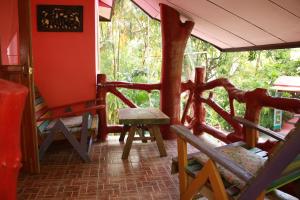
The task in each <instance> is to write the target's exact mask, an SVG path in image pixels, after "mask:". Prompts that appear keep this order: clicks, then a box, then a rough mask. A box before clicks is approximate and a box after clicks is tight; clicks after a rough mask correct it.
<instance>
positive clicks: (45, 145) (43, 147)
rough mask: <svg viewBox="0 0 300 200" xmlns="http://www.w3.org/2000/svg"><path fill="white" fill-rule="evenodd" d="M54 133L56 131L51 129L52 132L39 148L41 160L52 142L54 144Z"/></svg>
mask: <svg viewBox="0 0 300 200" xmlns="http://www.w3.org/2000/svg"><path fill="white" fill-rule="evenodd" d="M54 134H55V131H54V130H50V133H49V134H48V135H47V137H46V139H45V140H44V142H43V143H42V144H41V146H40V149H39V158H40V160H42V159H43V157H44V155H45V152H46V151H47V149H48V148H49V146H50V144H52V142H53V140H54Z"/></svg>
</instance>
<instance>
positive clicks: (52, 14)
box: [37, 5, 83, 32]
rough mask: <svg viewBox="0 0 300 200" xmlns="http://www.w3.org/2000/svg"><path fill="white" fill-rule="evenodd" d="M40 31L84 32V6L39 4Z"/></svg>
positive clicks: (38, 23)
mask: <svg viewBox="0 0 300 200" xmlns="http://www.w3.org/2000/svg"><path fill="white" fill-rule="evenodd" d="M37 28H38V31H40V32H83V6H73V5H72V6H69V5H37Z"/></svg>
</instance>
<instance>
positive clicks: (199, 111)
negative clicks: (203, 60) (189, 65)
mask: <svg viewBox="0 0 300 200" xmlns="http://www.w3.org/2000/svg"><path fill="white" fill-rule="evenodd" d="M204 82H205V68H204V67H201V68H196V69H195V85H203V84H204ZM202 93H203V91H201V90H200V88H199V87H197V88H196V89H195V95H194V99H193V100H194V104H193V106H194V117H195V121H196V122H195V124H194V127H193V133H194V134H195V135H200V134H202V133H203V132H202V131H201V129H200V125H201V124H203V123H205V110H204V105H203V103H201V101H199V98H197V96H198V97H202Z"/></svg>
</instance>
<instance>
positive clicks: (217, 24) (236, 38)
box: [132, 0, 300, 51]
mask: <svg viewBox="0 0 300 200" xmlns="http://www.w3.org/2000/svg"><path fill="white" fill-rule="evenodd" d="M132 1H133V2H134V3H135V4H136V5H138V6H139V7H140V8H141V9H142V10H144V11H145V12H146V13H147V14H148V15H149V16H151V17H152V18H154V19H157V20H160V9H159V3H163V4H167V5H169V6H171V7H173V8H175V9H176V10H177V11H179V12H180V13H181V16H183V17H184V18H187V19H189V20H191V21H194V22H195V26H194V29H193V31H192V34H193V35H194V36H195V37H198V38H199V39H202V40H204V41H207V42H209V43H211V44H212V45H214V46H215V47H217V48H218V49H220V50H221V51H245V50H259V49H276V48H293V47H300V0H251V1H249V0H247V1H245V0H132Z"/></svg>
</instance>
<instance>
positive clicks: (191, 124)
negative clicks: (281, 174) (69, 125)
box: [0, 0, 300, 199]
mask: <svg viewBox="0 0 300 200" xmlns="http://www.w3.org/2000/svg"><path fill="white" fill-rule="evenodd" d="M40 2H44V3H46V0H45V1H43V0H33V1H30V0H26V1H22V0H18V1H15V4H14V5H13V6H14V9H16V8H19V10H18V12H17V13H18V14H17V16H16V18H17V19H19V24H18V25H16V26H15V27H14V28H15V29H16V30H17V35H18V34H20V44H18V45H20V46H18V45H16V46H17V48H16V49H15V50H14V51H16V52H17V53H16V54H17V55H13V56H15V57H16V59H12V56H11V55H10V54H8V53H3V51H1V54H3V55H2V56H1V57H4V58H5V59H4V60H3V61H2V60H1V59H0V64H1V68H0V78H4V79H8V80H10V81H16V82H19V83H21V84H23V85H26V86H27V87H28V88H29V97H28V100H27V102H26V106H25V111H24V113H25V115H24V117H23V122H22V129H21V133H22V134H20V137H21V141H22V146H21V145H19V146H21V148H22V159H23V160H20V155H19V154H20V152H19V151H12V152H9V154H12V159H15V160H14V161H16V162H17V164H18V165H17V164H16V165H12V167H13V169H14V170H15V171H13V173H14V175H16V177H17V175H18V169H17V167H18V166H19V165H21V162H22V164H23V170H24V171H23V172H21V174H20V176H19V178H18V188H17V198H18V199H179V198H180V197H182V196H181V195H182V194H184V192H185V189H186V188H187V187H186V186H187V178H186V177H183V176H182V177H181V179H180V181H179V180H178V177H177V175H171V174H170V171H171V160H172V159H171V158H172V157H175V156H177V155H178V152H179V151H183V152H185V150H182V149H183V148H181V147H179V148H177V144H176V141H175V140H171V139H175V138H176V135H175V133H174V131H173V132H172V131H171V130H170V126H168V125H167V126H163V127H161V131H162V136H163V137H164V139H167V140H166V141H164V143H165V147H166V151H167V154H168V156H167V157H162V158H161V157H159V151H157V146H156V144H155V143H154V142H153V143H142V142H137V143H136V142H135V143H134V144H133V146H132V149H131V152H130V155H129V157H128V160H122V159H121V156H122V152H123V148H124V144H123V143H121V142H119V140H118V138H117V137H116V136H111V135H110V134H111V133H124V132H126V131H128V127H126V126H122V125H116V124H109V123H108V120H107V116H108V114H107V110H108V109H106V108H107V107H108V104H107V94H108V93H111V94H113V95H115V96H116V97H117V98H119V99H120V100H121V101H122V102H123V103H124V105H125V106H126V107H131V108H136V107H138V106H137V105H136V104H135V102H134V101H132V100H130V99H129V98H127V97H126V95H125V94H122V93H121V91H120V89H121V88H122V89H123V88H126V89H130V90H141V91H146V92H149V93H150V92H152V91H153V90H158V91H159V94H160V110H162V111H163V112H164V113H165V114H166V115H167V116H168V117H169V118H170V125H178V124H181V125H183V126H185V127H186V128H188V129H189V130H192V131H193V134H194V135H196V136H197V137H199V138H200V139H202V140H204V141H205V142H206V143H207V142H209V141H210V140H213V141H215V142H212V143H213V144H212V145H213V146H218V145H219V144H220V143H222V144H225V143H227V144H230V143H234V142H237V141H244V142H246V143H247V145H248V146H249V147H251V148H254V147H259V148H261V149H263V150H265V151H269V152H272V151H273V150H274V147H275V145H276V144H277V143H276V142H274V141H263V142H261V141H259V132H258V131H257V130H254V129H251V128H248V127H246V126H244V125H242V124H241V123H240V122H238V121H237V120H236V117H242V118H244V120H245V119H246V120H248V121H250V122H252V123H254V125H255V126H257V125H258V124H259V122H260V113H261V111H262V109H263V108H264V107H268V108H276V109H280V110H285V111H288V112H292V113H297V114H300V100H299V99H292V98H290V99H288V98H280V97H273V96H271V95H269V94H268V91H267V90H266V89H263V88H256V89H254V90H251V91H245V90H240V89H238V88H237V87H236V86H235V85H233V84H232V83H231V82H230V80H228V79H226V78H217V79H214V80H212V79H210V80H207V79H206V77H205V75H206V71H205V70H206V69H205V67H199V68H196V69H195V77H194V79H193V80H187V81H182V80H181V73H182V65H183V57H184V52H185V47H186V44H187V40H188V38H189V37H190V35H191V34H193V35H194V36H196V37H199V38H202V39H204V40H207V41H208V42H209V43H211V44H212V45H213V46H215V47H216V48H217V49H219V50H220V51H224V52H227V51H228V52H231V51H245V50H261V49H274V48H293V47H300V42H299V41H300V39H299V36H298V32H299V27H300V26H297V25H299V24H300V20H299V19H300V18H299V16H297V11H298V10H297V8H296V14H294V12H295V9H294V5H296V6H299V3H298V2H296V1H291V2H290V4H288V7H287V8H286V7H284V6H286V4H285V3H283V2H282V1H278V2H277V3H274V2H273V1H268V4H271V5H265V4H264V7H263V8H265V13H264V12H260V15H259V16H260V17H259V18H258V19H266V17H264V16H267V15H268V14H272V13H274V11H278V10H280V11H282V10H284V11H283V12H280V16H279V15H278V16H277V18H276V17H274V20H271V19H270V21H271V22H272V25H274V26H272V25H270V23H269V22H263V23H262V24H260V23H261V21H260V20H257V19H256V16H253V15H249V16H248V15H247V13H245V12H244V10H248V8H246V7H243V6H241V7H240V8H239V9H237V14H234V12H235V11H230V12H229V11H228V9H229V8H228V7H230V8H231V7H233V5H234V4H235V3H230V4H226V3H225V4H222V3H220V5H217V3H212V1H203V2H204V3H203V2H202V3H203V4H202V3H200V4H198V3H197V2H196V1H191V2H189V3H188V4H187V5H185V4H183V3H182V4H180V2H179V3H178V2H177V1H174V2H173V1H163V2H164V3H165V4H160V5H159V4H158V3H157V1H151V4H145V1H142V0H141V1H140V0H139V1H133V2H135V3H136V4H138V5H139V6H140V7H142V8H143V9H145V10H148V14H149V15H150V16H151V17H152V18H155V19H158V20H160V21H161V28H162V38H163V39H162V46H163V48H162V68H161V71H162V73H161V80H160V82H157V83H154V84H144V83H131V82H120V81H119V80H108V79H107V77H106V75H105V74H98V76H97V75H96V74H97V73H96V71H97V70H96V68H97V66H98V60H97V56H98V50H99V49H98V48H97V45H98V43H97V42H98V41H97V39H96V33H97V28H96V26H95V25H98V17H99V16H98V9H100V8H101V6H99V7H98V5H97V3H101V2H102V1H84V0H80V1H79V2H80V3H81V4H82V5H81V6H78V7H79V8H77V9H79V10H80V7H81V9H82V8H83V7H85V8H86V10H88V11H90V12H84V18H83V19H84V20H85V21H84V23H85V26H84V27H85V29H84V30H82V33H76V34H74V33H65V34H64V33H62V34H57V33H51V32H50V33H49V32H48V33H43V32H41V31H39V30H37V29H36V26H37V20H36V17H37V12H36V10H34V9H35V8H38V6H39V3H40ZM95 2H97V3H95ZM110 2H112V1H110ZM257 2H260V1H257ZM102 3H103V2H102ZM176 3H178V5H176V6H174V5H173V4H176ZM179 4H180V5H179ZM207 4H208V6H212V7H210V8H211V9H212V11H211V12H208V13H206V14H208V16H206V17H207V19H206V21H205V20H204V21H205V23H206V25H207V26H203V27H202V26H201V23H203V21H202V18H199V17H198V16H197V15H195V14H194V13H190V14H191V16H190V17H188V18H184V17H185V16H186V15H185V14H187V13H185V12H184V11H185V9H182V8H181V6H187V7H188V8H190V9H191V10H193V5H197V6H199V7H204V8H205V6H207ZM210 4H212V5H210ZM221 4H222V5H221ZM280 4H282V5H280ZM7 5H10V4H9V3H7ZM100 5H102V4H100ZM222 6H223V7H222ZM255 6H256V7H257V8H260V5H259V3H257V4H255ZM66 7H68V6H66ZM71 7H72V6H71ZM104 7H106V8H107V7H109V9H111V7H112V4H110V5H105V6H104ZM220 7H222V8H221V11H220ZM29 8H34V9H32V10H34V11H32V13H31V10H30V9H29ZM152 8H153V9H152ZM283 8H284V9H283ZM289 9H291V10H289ZM204 10H206V9H204ZM207 10H209V9H207ZM216 10H217V11H220V13H219V14H220V15H218V16H217V17H216V16H210V15H209V14H210V13H214V12H213V11H216ZM254 10H255V9H254ZM159 12H161V13H159ZM31 14H32V15H33V16H31ZM159 14H161V16H160V17H159ZM204 14H205V13H204ZM223 15H224V16H226V17H227V18H226V19H227V23H228V24H225V23H221V24H222V25H224V27H221V25H218V24H217V22H216V23H211V24H209V23H207V22H208V21H209V20H208V19H209V18H211V17H212V18H214V17H216V19H217V20H216V21H218V20H219V21H222V20H221V19H223V17H222V16H223ZM242 15H245V16H242ZM95 16H96V17H97V20H95V19H96V18H95ZM110 17H111V15H110V14H109V15H107V16H106V18H110ZM182 17H183V18H184V20H182V19H181V18H182ZM243 17H244V18H243ZM281 17H282V18H284V19H286V20H288V21H291V23H285V22H284V20H283V21H282V20H281V21H280V20H278V19H279V18H281ZM247 18H249V19H247ZM192 19H194V20H192ZM230 19H233V20H230ZM268 19H269V18H268ZM251 20H253V22H251ZM183 21H184V22H183ZM225 21H226V20H225ZM278 21H279V22H280V23H277V22H278ZM30 22H32V23H33V25H34V26H33V27H30V26H29V25H28V24H30ZM227 25H232V26H230V27H229V28H228V29H230V30H225V29H226V28H227V27H225V26H227ZM284 25H286V26H285V30H291V31H287V33H286V34H283V33H282V32H281V28H280V26H284ZM18 26H20V27H18ZM193 26H195V28H194V29H193ZM260 26H261V27H263V28H259V27H260ZM212 27H213V28H212ZM239 27H243V28H245V29H241V28H239ZM274 27H275V28H274ZM278 27H279V28H278ZM291 27H296V28H291ZM18 28H20V32H18V31H19V30H18ZM81 28H82V27H81ZM202 28H203V30H204V32H205V31H207V33H204V32H203V31H202ZM269 28H270V30H268V31H265V30H264V29H269ZM82 29H83V28H82ZM14 31H15V30H14ZM214 31H215V32H214ZM251 31H252V32H251ZM245 32H247V34H245ZM31 33H32V35H33V40H32V41H31ZM174 33H175V34H174ZM203 33H204V34H203ZM249 33H250V34H249ZM13 34H15V32H13ZM214 34H215V35H216V37H214V36H213V37H212V36H211V35H214ZM277 34H278V36H276V37H274V36H275V35H277ZM8 35H9V34H8ZM223 36H224V37H223ZM281 37H282V38H283V39H282V38H281ZM218 38H219V39H218ZM258 38H260V39H258ZM10 39H11V38H9V39H8V40H9V42H11V41H10ZM221 39H224V41H223V40H222V41H221ZM174 41H175V42H174ZM12 43H13V42H12ZM57 44H59V45H57ZM1 45H2V44H1ZM9 45H11V44H10V43H7V44H4V45H3V46H4V47H3V48H4V49H9V47H8V46H9ZM73 47H74V48H73ZM1 48H2V46H1ZM31 48H32V49H33V52H31ZM19 50H20V52H21V53H20V54H18V51H19ZM21 50H22V51H21ZM49 55H51V56H52V57H51V59H49ZM15 57H14V58H15ZM32 58H35V66H34V71H33V67H32V63H33V62H32ZM11 60H13V62H11ZM83 66H84V67H83ZM70 72H72V76H69V75H70ZM33 73H34V75H35V80H33ZM49 74H51V75H49ZM57 75H59V76H57ZM66 77H67V78H66ZM66 82H68V83H66ZM34 86H38V87H39V88H40V89H41V92H42V93H43V94H44V97H45V99H46V102H47V103H48V104H49V107H56V106H62V105H65V104H68V103H73V102H75V101H83V100H87V99H91V98H93V100H94V103H95V104H97V106H101V107H102V108H104V107H105V109H101V110H100V109H99V110H97V111H95V110H94V111H93V113H92V114H94V115H96V114H97V115H98V116H99V118H100V121H99V123H98V126H97V128H98V130H99V131H98V135H97V143H94V144H93V145H92V148H91V152H90V158H91V162H87V163H83V162H82V160H81V159H80V156H79V155H78V154H77V153H76V152H75V150H74V149H73V148H72V147H71V146H70V145H69V144H68V143H66V142H55V145H51V147H50V148H49V149H48V150H47V153H46V155H45V157H44V159H43V160H42V161H40V157H39V148H40V147H41V144H42V142H41V141H39V140H38V136H39V135H38V133H37V132H38V131H39V130H38V128H37V123H36V121H37V120H39V119H38V118H37V117H36V116H34V109H35V104H34V101H35V93H34V90H35V89H34ZM215 88H221V89H223V90H224V93H225V94H226V95H227V97H226V98H227V99H226V101H227V102H228V104H227V106H224V107H222V106H220V105H219V104H218V102H217V101H216V100H215V99H214V93H213V90H214V89H215ZM182 93H186V99H185V102H182V101H181V99H180V95H181V94H182ZM24 98H25V96H24ZM181 103H182V104H184V107H183V108H181V107H180V105H181ZM237 104H239V105H242V106H244V108H245V109H244V112H243V113H238V112H237V109H236V105H237ZM170 105H171V106H170ZM207 107H209V109H211V110H213V112H216V113H217V114H218V115H219V118H220V119H221V120H223V121H224V122H226V123H227V124H228V125H229V126H230V127H231V128H230V129H228V131H223V130H220V129H218V128H216V127H214V126H213V124H209V123H206V120H205V113H206V111H205V109H206V108H207ZM68 109H69V108H68ZM68 109H65V110H64V112H65V111H66V112H67V110H68ZM71 110H72V109H71ZM46 118H47V116H46ZM47 119H48V118H47ZM58 121H59V122H60V118H59V119H58ZM0 122H1V121H0ZM55 123H56V122H55ZM82 124H84V123H83V120H82ZM0 125H1V123H0ZM2 127H4V129H5V128H6V127H9V126H8V124H5V123H2ZM0 128H1V126H0ZM97 128H96V129H97ZM145 130H147V128H145ZM50 131H51V130H50ZM265 132H268V130H267V131H265ZM16 133H17V131H16ZM18 133H19V132H18ZM206 133H209V134H210V135H211V136H209V139H207V138H206ZM16 135H17V137H19V134H16ZM86 135H87V134H86ZM191 135H192V134H191ZM194 135H193V136H194ZM213 137H214V138H216V139H212V138H213ZM278 138H279V140H281V139H282V140H284V139H285V138H283V136H281V135H279V136H278V134H277V139H278ZM17 139H20V138H17ZM17 139H16V141H19V140H17ZM50 139H51V138H50ZM100 141H101V142H100ZM178 141H180V140H179V139H178ZM85 142H86V141H83V142H81V141H80V143H82V144H86V143H85ZM46 144H47V145H48V144H50V143H46ZM184 145H186V144H184V143H182V146H184ZM7 149H8V148H6V149H5V150H7ZM45 151H46V150H45ZM195 151H198V150H196V149H194V148H193V147H191V146H189V149H188V152H195ZM297 151H298V150H297ZM3 152H5V151H3ZM1 153H2V152H1V151H0V155H1ZM14 153H15V154H14ZM84 153H86V152H84ZM181 153H182V152H181ZM296 153H298V152H296ZM3 155H4V154H3ZM183 155H184V156H183V157H184V158H186V157H187V156H185V154H183ZM5 159H6V157H4V159H3V160H4V161H3V162H2V166H4V167H3V169H4V170H3V171H2V172H3V173H4V174H5V170H7V169H8V167H7V165H6V160H5ZM182 160H183V159H182ZM283 160H284V159H283ZM0 161H2V160H0ZM3 163H4V164H3ZM182 163H183V166H184V167H187V161H183V162H182ZM237 166H238V165H237ZM32 173H36V174H32ZM249 177H250V176H249ZM297 178H298V177H297ZM247 180H250V178H249V179H247ZM179 182H180V183H179ZM12 185H13V184H12ZM179 185H180V186H179ZM9 187H10V185H9V184H8V185H7V187H5V188H4V189H6V191H8V192H7V193H9V189H10V188H9ZM258 189H260V188H258ZM262 190H263V191H264V189H262ZM260 192H261V191H260ZM180 193H181V194H180ZM10 195H12V196H14V195H15V193H13V194H12V192H10ZM262 196H264V192H262ZM259 197H261V196H259Z"/></svg>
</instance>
